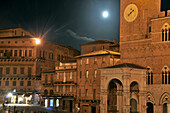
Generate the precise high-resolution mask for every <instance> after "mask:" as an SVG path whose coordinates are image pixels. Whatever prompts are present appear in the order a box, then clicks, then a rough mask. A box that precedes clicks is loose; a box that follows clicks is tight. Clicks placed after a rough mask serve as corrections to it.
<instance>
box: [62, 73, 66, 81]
mask: <svg viewBox="0 0 170 113" xmlns="http://www.w3.org/2000/svg"><path fill="white" fill-rule="evenodd" d="M63 82H66V73H65V72H64V79H63Z"/></svg>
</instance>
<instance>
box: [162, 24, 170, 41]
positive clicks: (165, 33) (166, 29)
mask: <svg viewBox="0 0 170 113" xmlns="http://www.w3.org/2000/svg"><path fill="white" fill-rule="evenodd" d="M169 34H170V26H169V24H168V23H165V24H164V25H163V27H162V41H170V35H169Z"/></svg>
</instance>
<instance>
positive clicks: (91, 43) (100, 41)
mask: <svg viewBox="0 0 170 113" xmlns="http://www.w3.org/2000/svg"><path fill="white" fill-rule="evenodd" d="M105 43H110V44H117V43H114V42H112V41H109V40H96V41H93V42H88V43H84V44H81V45H93V44H105Z"/></svg>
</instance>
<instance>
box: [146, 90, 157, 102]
mask: <svg viewBox="0 0 170 113" xmlns="http://www.w3.org/2000/svg"><path fill="white" fill-rule="evenodd" d="M146 102H150V103H152V104H154V105H155V98H154V97H153V95H152V94H151V93H150V92H148V93H147V96H146Z"/></svg>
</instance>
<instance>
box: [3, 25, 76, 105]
mask: <svg viewBox="0 0 170 113" xmlns="http://www.w3.org/2000/svg"><path fill="white" fill-rule="evenodd" d="M63 50H64V51H63ZM78 54H79V52H78V51H77V50H75V49H73V48H71V47H67V46H63V45H59V44H56V43H53V42H49V41H47V40H43V39H40V38H36V37H35V36H33V35H32V34H31V33H29V32H27V31H25V30H24V29H22V28H11V29H1V30H0V62H1V63H0V86H1V87H0V90H1V92H0V93H1V94H0V95H1V96H0V101H1V103H3V102H4V101H5V102H9V103H34V104H39V102H40V95H39V94H40V90H41V72H42V71H46V70H54V69H55V66H56V65H59V61H60V60H64V59H72V58H73V57H74V56H75V55H78Z"/></svg>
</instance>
